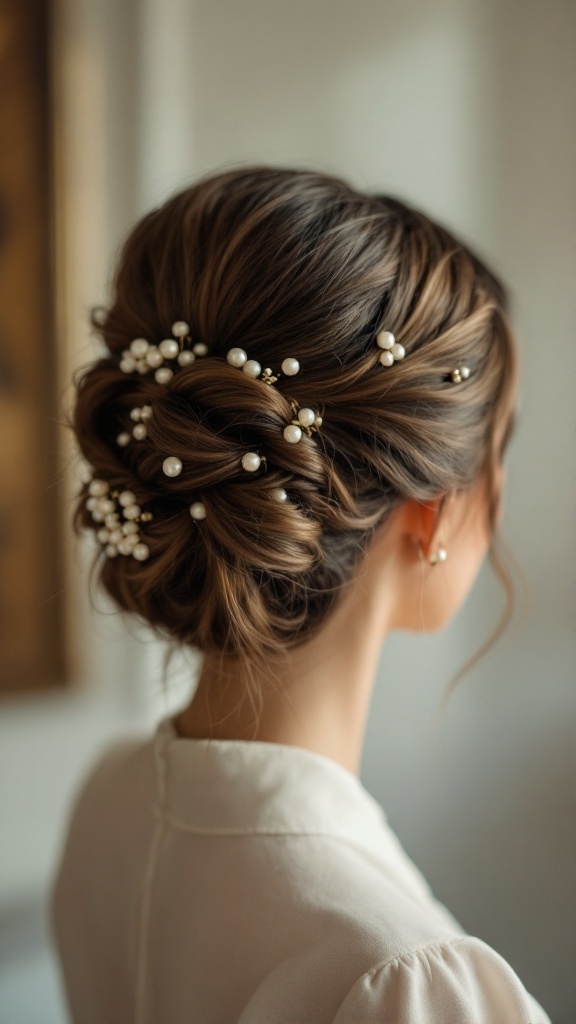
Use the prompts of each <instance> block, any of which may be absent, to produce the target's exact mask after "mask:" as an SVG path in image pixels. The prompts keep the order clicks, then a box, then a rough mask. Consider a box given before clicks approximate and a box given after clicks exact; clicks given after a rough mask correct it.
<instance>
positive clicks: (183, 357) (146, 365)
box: [120, 320, 208, 384]
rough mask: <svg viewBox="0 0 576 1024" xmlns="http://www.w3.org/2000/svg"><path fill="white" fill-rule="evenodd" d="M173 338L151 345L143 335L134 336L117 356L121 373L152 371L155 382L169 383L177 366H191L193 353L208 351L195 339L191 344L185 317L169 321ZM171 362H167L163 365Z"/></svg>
mask: <svg viewBox="0 0 576 1024" xmlns="http://www.w3.org/2000/svg"><path fill="white" fill-rule="evenodd" d="M171 330H172V334H173V335H174V337H173V338H164V339H163V340H162V341H160V342H159V343H158V345H152V344H150V342H149V341H147V340H146V338H134V340H133V341H131V342H130V346H129V348H127V349H124V351H123V352H122V357H121V359H120V369H121V370H122V372H123V373H134V372H137V373H141V374H147V373H150V372H151V371H154V379H155V381H156V382H157V383H158V384H169V383H170V381H171V380H172V378H173V376H174V372H175V370H176V369H177V368H178V367H183V366H191V365H192V363H194V362H196V359H197V357H199V356H206V355H208V346H207V345H205V344H204V342H203V341H197V342H196V343H195V344H193V345H192V346H191V347H185V345H184V343H185V341H187V342H188V343H191V338H190V325H189V324H187V323H186V321H185V320H176V322H175V323H173V324H172V328H171ZM167 363H171V364H172V365H171V366H167V365H166V364H167Z"/></svg>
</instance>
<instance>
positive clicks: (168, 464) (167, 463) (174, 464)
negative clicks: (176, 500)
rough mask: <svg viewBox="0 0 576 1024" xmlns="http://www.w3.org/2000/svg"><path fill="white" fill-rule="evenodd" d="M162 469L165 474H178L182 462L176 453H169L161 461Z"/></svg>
mask: <svg viewBox="0 0 576 1024" xmlns="http://www.w3.org/2000/svg"><path fill="white" fill-rule="evenodd" d="M162 469H163V471H164V473H165V474H166V476H180V473H181V472H182V463H181V461H180V459H179V458H178V457H177V456H176V455H169V456H168V458H167V459H164V462H163V463H162Z"/></svg>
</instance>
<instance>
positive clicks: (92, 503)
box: [86, 497, 98, 512]
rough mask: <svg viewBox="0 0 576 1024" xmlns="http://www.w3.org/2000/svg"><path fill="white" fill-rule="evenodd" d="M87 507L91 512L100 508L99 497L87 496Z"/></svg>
mask: <svg viewBox="0 0 576 1024" xmlns="http://www.w3.org/2000/svg"><path fill="white" fill-rule="evenodd" d="M86 508H87V509H88V511H89V512H94V510H95V509H96V508H98V498H94V497H92V498H86Z"/></svg>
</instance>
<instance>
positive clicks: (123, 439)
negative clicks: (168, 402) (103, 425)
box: [116, 405, 152, 448]
mask: <svg viewBox="0 0 576 1024" xmlns="http://www.w3.org/2000/svg"><path fill="white" fill-rule="evenodd" d="M151 415H152V406H151V405H142V406H136V407H135V408H134V409H131V410H130V419H131V420H132V421H133V423H134V426H133V427H132V433H131V434H129V433H128V431H127V430H123V431H122V433H121V434H118V437H117V438H116V444H118V445H120V447H121V448H125V447H126V445H127V444H130V441H131V440H132V438H135V440H136V441H144V440H145V438H146V437H147V436H148V431H147V429H146V421H147V420H149V419H150V417H151Z"/></svg>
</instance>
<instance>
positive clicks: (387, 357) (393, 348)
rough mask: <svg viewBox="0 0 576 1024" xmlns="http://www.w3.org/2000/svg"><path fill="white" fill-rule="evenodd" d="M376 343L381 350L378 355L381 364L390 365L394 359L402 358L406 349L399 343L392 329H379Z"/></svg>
mask: <svg viewBox="0 0 576 1024" xmlns="http://www.w3.org/2000/svg"><path fill="white" fill-rule="evenodd" d="M376 344H377V346H378V348H381V349H382V350H383V351H382V353H381V355H380V362H381V363H382V366H392V364H393V363H394V362H395V361H396V360H400V359H404V356H405V355H406V349H405V348H404V346H403V345H400V344H399V343H398V342H397V341H396V338H395V337H394V335H393V334H392V331H385V330H382V331H379V332H378V334H377V335H376Z"/></svg>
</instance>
